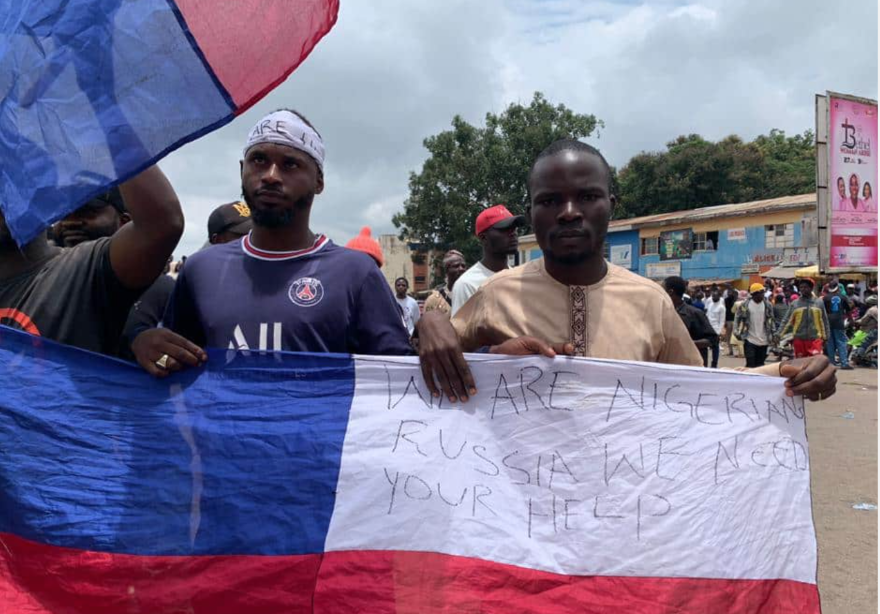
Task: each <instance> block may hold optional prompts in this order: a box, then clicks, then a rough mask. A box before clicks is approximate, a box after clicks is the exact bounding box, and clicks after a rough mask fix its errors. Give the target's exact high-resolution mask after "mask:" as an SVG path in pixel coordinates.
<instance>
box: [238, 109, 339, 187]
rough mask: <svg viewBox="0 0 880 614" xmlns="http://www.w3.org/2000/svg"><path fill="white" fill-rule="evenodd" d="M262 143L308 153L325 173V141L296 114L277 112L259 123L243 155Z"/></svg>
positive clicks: (249, 136)
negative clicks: (284, 146)
mask: <svg viewBox="0 0 880 614" xmlns="http://www.w3.org/2000/svg"><path fill="white" fill-rule="evenodd" d="M260 143H275V144H276V145H286V146H287V147H293V148H294V149H298V150H300V151H302V152H304V153H307V154H309V155H310V156H311V157H312V158H313V159H314V160H315V162H316V163H317V164H318V168H319V169H321V172H324V141H323V140H322V139H321V137H320V136H318V133H317V132H315V130H314V129H313V128H311V127H310V126H309V125H308V124H307V123H305V122H304V121H303V120H302V118H301V117H300V116H299V115H297V114H296V113H291V112H290V111H275V112H273V113H269V115H267V116H266V117H264V118H263V119H261V120H260V121H258V122H257V125H256V126H254V127H253V129H252V130H251V131H250V134H248V140H247V144H246V145H245V146H244V153H243V155H244V156H247V152H248V150H249V149H250V148H251V147H253V146H254V145H259V144H260Z"/></svg>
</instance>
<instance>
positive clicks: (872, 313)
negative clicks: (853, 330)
mask: <svg viewBox="0 0 880 614" xmlns="http://www.w3.org/2000/svg"><path fill="white" fill-rule="evenodd" d="M865 304H866V305H867V306H868V311H866V312H865V315H863V316H862V317H861V318H859V319H858V320H856V322H855V324H856V326H858V327H859V329H860V330H863V331H865V332H866V333H868V336H867V337H865V340H864V341H862V344H861V345H860V346H859V347H857V348H856V349H855V350H853V353H852V359H853V360H854V361H860V360H862V359H863V358H864V356H865V352H866V351H867V349H868V348H869V347H871V345H872V344H874V343H877V295H872V296H869V297H868V298H867V299H865Z"/></svg>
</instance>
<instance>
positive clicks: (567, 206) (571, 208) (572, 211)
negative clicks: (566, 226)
mask: <svg viewBox="0 0 880 614" xmlns="http://www.w3.org/2000/svg"><path fill="white" fill-rule="evenodd" d="M558 217H559V219H560V220H563V221H566V222H572V221H574V220H577V219H580V218H582V217H583V215H582V214H581V210H580V209H579V208H578V207H577V206H576V205H575V203H574V201H572V200H567V201H565V203H564V204H563V205H562V209H561V210H560V212H559V216H558Z"/></svg>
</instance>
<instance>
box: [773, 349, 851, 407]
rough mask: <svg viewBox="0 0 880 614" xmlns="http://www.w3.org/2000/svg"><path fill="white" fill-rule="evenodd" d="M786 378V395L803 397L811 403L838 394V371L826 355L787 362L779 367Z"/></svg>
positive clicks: (780, 372) (782, 375)
mask: <svg viewBox="0 0 880 614" xmlns="http://www.w3.org/2000/svg"><path fill="white" fill-rule="evenodd" d="M779 375H780V376H781V377H784V378H786V380H785V394H786V395H788V396H790V397H793V396H796V395H803V396H804V397H806V398H808V399H810V400H811V401H823V400H825V399H827V398H828V397H830V396H831V395H832V394H834V393H835V392H837V369H836V368H835V367H834V365H832V364H831V362H830V361H829V360H828V357H827V356H825V355H824V354H819V355H818V356H809V357H807V358H795V359H794V360H787V361H785V362H783V363H782V364H781V365H780V366H779Z"/></svg>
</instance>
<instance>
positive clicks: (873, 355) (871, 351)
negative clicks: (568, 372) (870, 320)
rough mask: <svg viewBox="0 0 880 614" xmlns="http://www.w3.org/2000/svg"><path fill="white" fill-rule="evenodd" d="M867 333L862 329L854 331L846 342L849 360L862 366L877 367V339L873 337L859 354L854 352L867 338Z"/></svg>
mask: <svg viewBox="0 0 880 614" xmlns="http://www.w3.org/2000/svg"><path fill="white" fill-rule="evenodd" d="M867 337H868V333H866V332H865V331H863V330H859V331H856V332H855V334H853V336H852V338H851V339H850V340H849V341H848V342H847V345H848V346H849V362H850V364H857V365H861V366H863V367H870V368H872V369H876V368H877V340H876V339H875V340H874V341H873V342H872V343H871V344H870V345H869V346H868V347H867V348H865V351H864V352H863V353H862V354H861V355H859V354H856V349H858V348H859V347H860V346H861V345H862V344H863V343H864V342H865V339H867Z"/></svg>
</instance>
